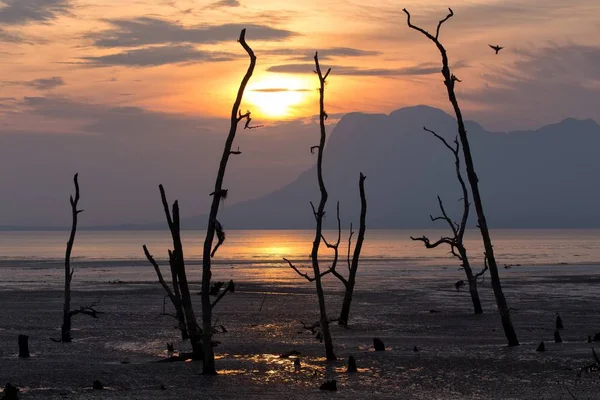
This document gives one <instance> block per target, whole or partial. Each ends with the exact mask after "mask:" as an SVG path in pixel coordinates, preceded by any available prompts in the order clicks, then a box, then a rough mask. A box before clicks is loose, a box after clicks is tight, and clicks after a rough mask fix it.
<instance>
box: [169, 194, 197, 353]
mask: <svg viewBox="0 0 600 400" xmlns="http://www.w3.org/2000/svg"><path fill="white" fill-rule="evenodd" d="M171 235H172V237H173V251H172V252H169V261H170V262H171V263H173V265H175V270H176V271H177V283H178V286H179V290H180V292H181V307H182V308H183V313H184V314H185V321H186V324H187V332H188V335H189V338H190V344H191V345H192V351H193V352H194V359H197V360H199V359H201V358H202V357H203V348H202V334H201V331H200V329H199V327H198V321H197V320H196V313H195V312H194V308H193V306H192V298H191V296H190V289H189V286H188V281H187V275H186V272H185V257H184V256H183V245H182V244H181V223H180V219H179V202H178V201H177V200H175V202H174V203H173V229H172V230H171Z"/></svg>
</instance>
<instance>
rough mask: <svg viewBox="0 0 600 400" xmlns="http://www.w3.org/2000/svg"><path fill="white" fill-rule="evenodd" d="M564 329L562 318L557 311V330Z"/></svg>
mask: <svg viewBox="0 0 600 400" xmlns="http://www.w3.org/2000/svg"><path fill="white" fill-rule="evenodd" d="M559 329H563V323H562V318H561V317H560V315H558V313H556V330H559Z"/></svg>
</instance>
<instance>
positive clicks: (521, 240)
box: [0, 229, 600, 266]
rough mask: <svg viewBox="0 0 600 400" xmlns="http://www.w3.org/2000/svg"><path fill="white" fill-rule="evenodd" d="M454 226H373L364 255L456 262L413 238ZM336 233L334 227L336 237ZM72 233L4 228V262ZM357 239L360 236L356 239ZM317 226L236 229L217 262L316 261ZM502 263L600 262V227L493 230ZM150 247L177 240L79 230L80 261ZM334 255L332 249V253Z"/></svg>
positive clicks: (76, 254) (475, 248) (51, 253)
mask: <svg viewBox="0 0 600 400" xmlns="http://www.w3.org/2000/svg"><path fill="white" fill-rule="evenodd" d="M446 233H447V231H444V230H438V231H423V230H418V229H415V230H410V231H409V230H371V231H367V235H366V239H365V245H364V248H363V253H362V258H363V260H364V261H368V262H370V263H377V262H385V263H389V262H394V263H396V264H418V265H429V266H434V265H453V263H454V262H453V260H452V257H450V256H449V255H448V249H447V247H440V248H439V249H434V250H428V249H425V248H424V246H423V245H422V243H421V242H413V241H412V240H410V235H414V236H421V235H422V234H427V235H428V236H429V237H430V238H431V239H438V238H439V237H440V236H441V235H444V234H446ZM336 234H337V233H336V232H332V231H328V232H326V237H327V238H328V239H329V241H330V242H331V241H335V236H336ZM203 235H204V233H203V232H201V231H184V232H183V240H184V251H185V253H186V259H188V260H190V261H194V260H195V261H197V260H199V259H200V258H201V252H202V243H203V240H204V236H203ZM67 238H68V232H0V260H3V261H16V260H21V261H25V260H30V261H42V260H62V258H63V257H64V251H65V244H66V241H67ZM355 238H356V235H355V237H354V239H355ZM312 239H313V232H312V231H308V230H306V231H300V230H287V231H262V230H245V231H234V230H232V231H228V232H227V240H226V241H225V244H224V245H223V246H222V247H221V248H220V250H219V252H218V254H217V257H216V258H215V262H217V263H224V264H248V263H274V262H277V263H278V262H281V259H282V257H287V258H290V259H293V260H298V261H308V254H309V253H310V248H311V243H312ZM492 239H493V241H494V248H495V250H496V257H497V259H498V262H499V263H500V264H503V263H506V264H522V265H548V264H551V265H558V264H563V263H568V264H585V263H591V264H596V263H598V264H600V230H497V231H494V232H492ZM347 243H348V232H342V242H341V244H340V253H341V254H343V255H344V257H345V255H346V252H347V248H348V245H347ZM465 243H466V245H467V248H468V250H469V252H470V254H471V257H472V258H475V259H481V258H482V255H483V247H482V245H481V240H480V237H479V233H478V231H475V230H472V231H469V232H467V237H466V241H465ZM143 244H147V245H148V248H149V249H150V252H151V253H152V254H154V256H155V257H156V258H157V259H166V252H167V248H169V247H170V246H172V245H171V243H170V237H169V235H168V233H167V232H163V231H114V232H113V231H105V232H91V231H81V232H78V233H77V237H76V241H75V247H74V249H73V259H74V260H78V261H125V260H144V259H145V258H144V254H143V252H142V245H143ZM329 254H330V252H328V251H327V249H324V251H323V255H324V256H325V257H327V255H329Z"/></svg>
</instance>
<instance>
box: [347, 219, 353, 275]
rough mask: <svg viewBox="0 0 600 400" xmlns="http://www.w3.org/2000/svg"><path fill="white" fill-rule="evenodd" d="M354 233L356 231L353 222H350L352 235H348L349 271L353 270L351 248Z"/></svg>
mask: <svg viewBox="0 0 600 400" xmlns="http://www.w3.org/2000/svg"><path fill="white" fill-rule="evenodd" d="M352 235H354V231H353V230H352V222H350V235H348V271H350V270H351V265H350V249H351V247H352Z"/></svg>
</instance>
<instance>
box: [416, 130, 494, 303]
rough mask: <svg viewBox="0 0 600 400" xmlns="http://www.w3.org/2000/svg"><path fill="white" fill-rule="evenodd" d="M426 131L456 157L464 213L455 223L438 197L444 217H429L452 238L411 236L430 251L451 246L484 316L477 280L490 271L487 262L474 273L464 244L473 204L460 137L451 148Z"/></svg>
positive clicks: (455, 163) (455, 164) (441, 139)
mask: <svg viewBox="0 0 600 400" xmlns="http://www.w3.org/2000/svg"><path fill="white" fill-rule="evenodd" d="M423 129H424V130H426V131H427V132H429V133H431V134H432V135H433V136H435V137H436V138H438V139H439V140H440V141H441V142H442V143H443V144H444V146H446V147H447V148H448V149H449V150H450V151H451V152H452V155H453V156H454V167H455V172H456V177H457V179H458V182H459V183H460V188H461V190H462V198H461V202H462V206H463V213H462V218H461V219H460V222H455V221H453V220H452V219H451V218H450V217H449V216H448V213H446V209H445V208H444V203H443V202H442V199H441V197H440V196H438V198H437V199H438V203H439V205H440V211H441V212H442V215H441V216H439V217H435V218H434V217H433V216H431V215H430V216H429V218H431V221H432V222H435V221H444V222H446V224H448V226H449V227H450V230H451V231H452V236H444V237H442V238H440V240H438V241H437V242H434V243H432V242H431V241H430V240H429V238H428V237H426V236H423V237H419V238H415V237H412V236H411V239H412V240H418V241H421V242H423V244H424V245H425V247H427V248H428V249H435V248H436V247H438V246H440V245H448V246H450V253H451V254H452V255H453V256H454V257H456V258H457V259H458V261H460V266H461V268H462V269H463V270H464V271H465V275H466V276H467V282H468V283H469V293H470V294H471V301H472V302H473V309H474V310H475V314H482V313H483V308H481V301H480V300H479V292H478V290H477V280H478V278H480V277H482V276H483V275H484V274H485V273H486V272H487V270H488V266H487V262H486V263H485V267H484V268H483V269H482V270H481V271H480V272H478V273H476V274H475V273H473V268H472V267H471V263H470V261H469V255H468V254H467V249H466V247H465V244H464V236H465V230H466V228H467V221H468V219H469V209H470V207H471V203H470V202H469V201H470V200H469V191H468V190H467V184H466V183H465V180H464V179H463V176H462V172H461V170H460V143H459V142H458V137H457V138H455V139H454V147H453V146H451V145H450V144H449V143H448V142H447V141H446V139H444V138H443V137H441V136H440V135H438V134H437V133H435V132H434V131H432V130H430V129H427V128H426V127H423ZM457 288H458V286H457Z"/></svg>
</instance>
